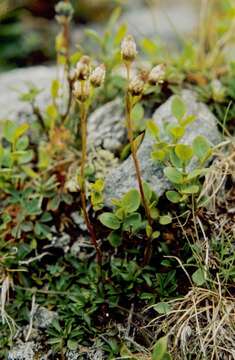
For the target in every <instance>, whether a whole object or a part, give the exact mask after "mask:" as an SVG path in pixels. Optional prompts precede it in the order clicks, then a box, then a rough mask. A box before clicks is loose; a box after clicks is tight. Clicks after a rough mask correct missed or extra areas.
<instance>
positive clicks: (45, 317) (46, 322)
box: [33, 306, 57, 329]
mask: <svg viewBox="0 0 235 360" xmlns="http://www.w3.org/2000/svg"><path fill="white" fill-rule="evenodd" d="M56 317H57V313H56V312H55V311H51V310H48V309H47V308H45V307H43V306H39V307H38V308H37V310H36V312H35V315H34V322H33V325H34V327H35V328H36V329H47V328H48V327H49V326H50V325H51V323H52V321H53V320H54V319H55V318H56Z"/></svg>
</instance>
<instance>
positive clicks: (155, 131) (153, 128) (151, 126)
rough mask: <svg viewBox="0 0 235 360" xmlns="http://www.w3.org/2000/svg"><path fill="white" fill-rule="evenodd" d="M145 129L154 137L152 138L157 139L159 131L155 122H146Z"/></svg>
mask: <svg viewBox="0 0 235 360" xmlns="http://www.w3.org/2000/svg"><path fill="white" fill-rule="evenodd" d="M147 129H148V131H149V133H150V134H151V136H152V137H154V138H158V137H159V134H160V129H159V127H158V126H157V125H156V124H155V122H154V121H153V120H148V121H147Z"/></svg>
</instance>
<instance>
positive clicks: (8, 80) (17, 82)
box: [0, 66, 56, 121]
mask: <svg viewBox="0 0 235 360" xmlns="http://www.w3.org/2000/svg"><path fill="white" fill-rule="evenodd" d="M55 78H56V68H55V67H46V66H35V67H29V68H25V69H17V70H12V71H9V72H7V73H3V74H1V75H0V94H1V96H0V121H1V120H4V119H11V120H18V121H20V120H21V119H22V121H25V117H27V115H29V114H31V113H32V110H31V107H30V105H29V104H28V103H26V102H22V101H20V100H19V97H20V94H22V93H24V92H26V91H28V89H29V84H33V85H34V86H36V87H37V88H39V89H41V90H42V92H41V93H40V94H39V95H38V97H37V104H38V106H39V108H40V109H41V110H43V109H45V107H46V105H47V104H48V103H49V101H50V84H51V81H52V80H53V79H55Z"/></svg>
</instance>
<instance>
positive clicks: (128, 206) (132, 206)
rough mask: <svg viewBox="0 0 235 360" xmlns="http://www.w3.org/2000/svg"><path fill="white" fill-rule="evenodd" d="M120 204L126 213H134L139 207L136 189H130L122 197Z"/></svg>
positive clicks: (138, 196) (138, 195)
mask: <svg viewBox="0 0 235 360" xmlns="http://www.w3.org/2000/svg"><path fill="white" fill-rule="evenodd" d="M121 203H122V207H123V208H124V209H125V211H126V212H127V213H132V212H134V211H136V210H137V209H138V208H139V206H140V194H139V192H138V191H137V190H136V189H131V190H130V191H128V193H126V194H125V195H124V196H123V198H122V200H121Z"/></svg>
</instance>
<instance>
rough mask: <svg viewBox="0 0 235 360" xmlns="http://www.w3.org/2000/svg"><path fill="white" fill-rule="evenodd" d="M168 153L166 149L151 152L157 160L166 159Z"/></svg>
mask: <svg viewBox="0 0 235 360" xmlns="http://www.w3.org/2000/svg"><path fill="white" fill-rule="evenodd" d="M166 155H167V153H166V151H164V150H154V151H152V153H151V157H152V159H153V160H155V161H164V160H165V158H166Z"/></svg>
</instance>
